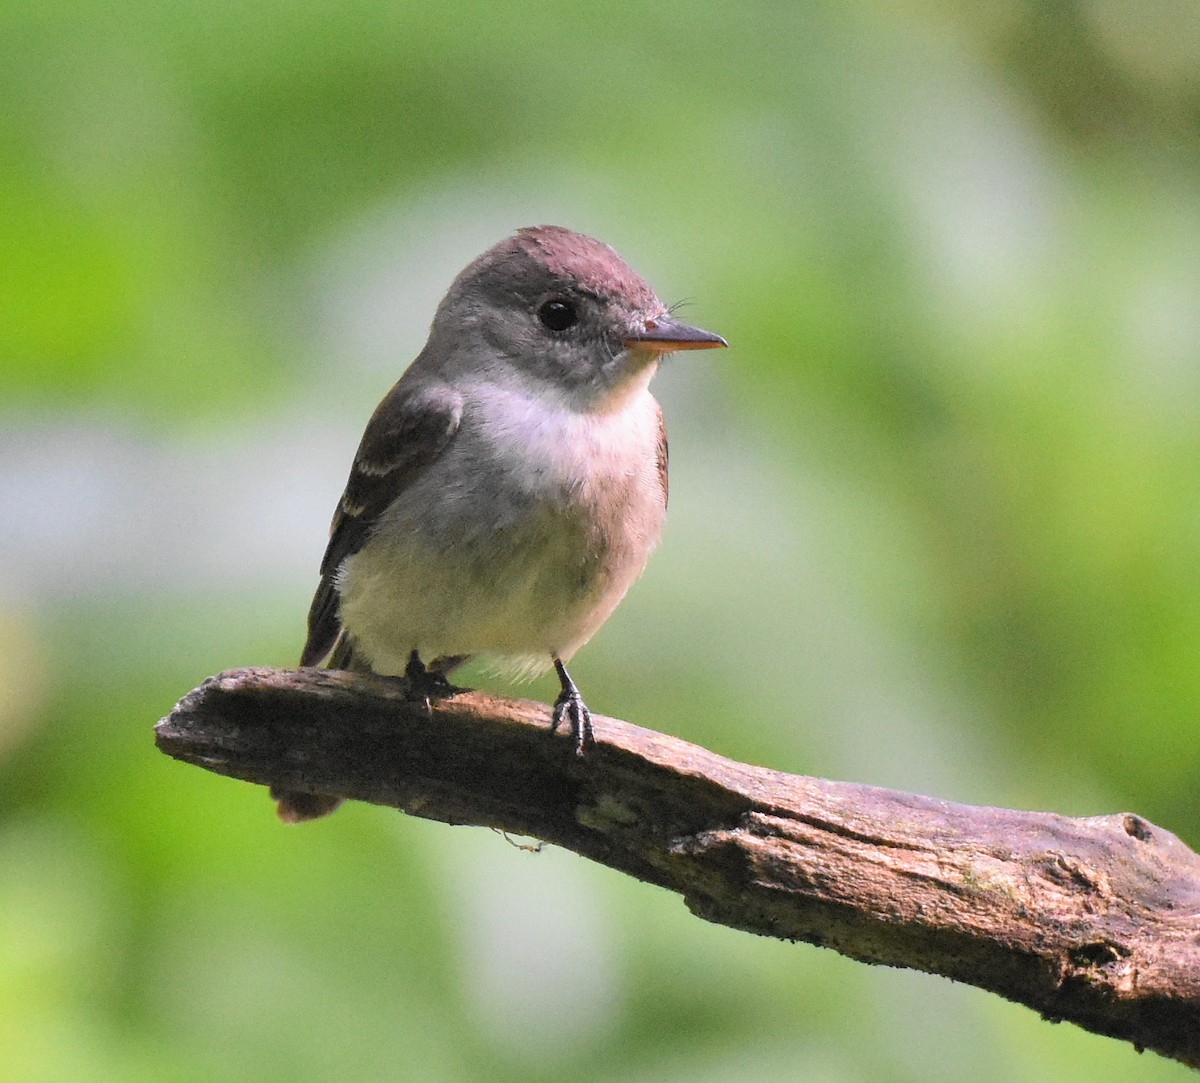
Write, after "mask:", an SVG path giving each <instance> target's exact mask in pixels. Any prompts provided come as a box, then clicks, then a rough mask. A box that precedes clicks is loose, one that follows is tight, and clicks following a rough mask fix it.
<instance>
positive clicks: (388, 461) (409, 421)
mask: <svg viewBox="0 0 1200 1083" xmlns="http://www.w3.org/2000/svg"><path fill="white" fill-rule="evenodd" d="M461 418H462V399H461V398H460V397H459V396H458V394H457V393H456V392H454V391H451V390H450V389H449V388H441V389H434V390H428V389H419V390H414V389H412V388H411V387H408V386H405V382H404V381H403V380H401V381H400V382H399V383H398V384H396V386H395V387H393V388H392V390H391V391H389V392H388V394H387V396H386V397H385V398H384V400H383V402H381V403H380V404H379V406H378V408H377V409H376V410H375V413H374V414H372V415H371V420H370V421H369V422H368V423H367V430H366V432H364V433H363V438H362V442H361V443H360V444H359V445H358V454H356V455H355V456H354V465H353V466H352V467H351V468H350V479H349V480H348V481H347V482H346V491H345V492H344V493H343V494H342V499H341V501H340V502H339V503H338V506H337V510H336V511H335V512H334V513H333V523H332V524H331V525H330V528H329V545H328V546H327V547H326V549H325V557H324V559H323V560H322V561H321V582H320V585H319V586H318V587H317V592H316V594H314V595H313V600H312V606H311V608H310V609H309V611H308V642H307V643H306V644H305V645H304V651H303V653H302V654H301V656H300V664H301V665H302V666H315V665H318V664H320V662H321V660H322V659H323V658H324V657H325V656H326V655H327V654H329V652H330V650H332V649H333V646H334V643H335V642H336V641H337V638H338V634H339V633H340V632H341V630H342V624H341V620H340V618H339V616H338V591H337V572H338V569H339V568H340V567H341V566H342V562H343V561H344V560H345V559H346V558H347V557H348V556H351V555H352V554H354V553H357V552H358V550H359V549H361V548H362V547H363V545H364V543H365V542H366V540H367V538H369V537H370V535H371V531H372V530H373V529H374V528H375V524H376V523H377V522H378V521H379V516H380V515H382V514H383V511H384V509H386V508H387V506H388V505H389V504H391V502H392V501H393V500H395V499H396V497H397V496H398V495H399V494H400V492H402V491H403V490H404V489H405V488H406V487H407V486H408V485H410V484H411V483H412V481H413V479H414V478H415V477H417V476H418V475H419V474H420V472H421V471H422V470H423V469H424V468H425V467H426V466H428V465H429V464H430V463H431V462H433V460H434V459H436V458H437V457H438V456H439V455H440V454H441V453H442V452H443V451H444V450H445V448H446V445H447V444H449V442H450V440H451V439H452V438H453V436H454V434H455V432H457V431H458V423H459V421H460V420H461Z"/></svg>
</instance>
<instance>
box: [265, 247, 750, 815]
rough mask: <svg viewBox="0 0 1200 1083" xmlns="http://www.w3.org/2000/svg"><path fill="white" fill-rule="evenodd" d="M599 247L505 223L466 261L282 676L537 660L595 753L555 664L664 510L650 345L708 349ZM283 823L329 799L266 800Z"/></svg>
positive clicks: (346, 510) (580, 641)
mask: <svg viewBox="0 0 1200 1083" xmlns="http://www.w3.org/2000/svg"><path fill="white" fill-rule="evenodd" d="M726 345H727V343H726V341H725V339H723V338H722V337H721V336H720V335H716V334H713V333H711V332H709V331H705V330H702V329H700V328H698V327H695V326H692V325H690V324H687V323H684V322H682V321H681V320H679V319H678V318H677V316H676V315H675V314H674V312H673V311H672V310H671V309H669V308H668V307H667V306H666V305H664V304H663V303H662V302H661V301H660V300H659V299H658V297H657V296H656V295H655V293H654V291H653V290H652V289H651V288H650V286H649V285H648V284H647V283H646V281H645V280H644V279H643V278H642V277H641V276H640V275H638V274H637V273H636V272H635V271H634V270H633V269H632V268H630V267H629V265H628V264H627V263H626V262H625V261H624V260H623V259H622V258H621V257H620V256H619V255H618V254H617V253H616V252H615V251H614V250H613V249H612V248H610V247H609V246H608V245H606V244H603V243H601V242H600V241H597V240H594V239H593V238H591V237H587V236H584V235H583V234H580V233H576V232H573V231H572V230H569V229H566V228H564V227H562V226H553V225H544V226H532V227H526V228H523V229H518V230H517V231H516V232H515V233H514V234H512V235H511V236H509V237H507V238H506V239H504V240H503V241H501V242H500V243H498V244H496V245H495V246H494V247H492V248H490V249H488V250H487V251H486V252H484V253H483V254H482V255H481V256H479V257H478V258H477V259H475V260H474V261H473V262H472V263H470V264H469V265H468V266H467V267H466V268H465V269H464V270H463V271H462V272H461V273H460V274H459V275H458V277H457V278H456V279H455V280H454V282H453V283H452V284H451V286H450V288H449V290H448V291H447V292H446V295H445V296H444V297H443V298H442V300H441V302H440V303H439V305H438V306H437V309H436V312H435V315H434V318H433V323H432V326H431V328H430V332H429V338H428V341H427V342H426V344H425V347H424V348H423V349H422V350H421V352H420V353H419V354H418V355H417V357H416V359H415V360H414V361H413V362H412V364H411V365H410V366H409V367H408V369H407V370H406V371H405V372H404V373H403V375H402V376H401V377H400V379H399V380H398V381H397V383H396V384H395V385H394V386H393V387H392V389H391V390H390V391H389V392H388V393H387V395H386V396H385V397H384V399H383V400H382V402H380V404H379V406H378V407H377V408H376V410H375V412H374V413H373V414H372V416H371V419H370V421H369V422H368V424H367V427H366V430H365V432H364V433H363V437H362V440H361V442H360V444H359V447H358V451H357V454H356V455H355V457H354V462H353V465H352V467H351V469H350V476H349V479H348V481H347V483H346V488H345V491H344V493H343V494H342V497H341V499H340V500H339V502H338V504H337V507H336V509H335V511H334V514H333V521H332V523H331V525H330V532H329V541H328V545H327V546H326V549H325V554H324V558H323V559H322V561H321V568H320V582H319V585H318V586H317V588H316V593H315V594H314V596H313V600H312V605H311V607H310V610H309V614H308V638H307V641H306V643H305V646H304V649H303V652H302V654H301V659H300V664H301V665H302V666H317V665H320V664H321V663H325V665H326V666H327V667H328V668H332V669H343V670H352V671H358V672H370V673H377V674H383V675H391V676H403V677H406V678H407V679H408V681H409V686H410V689H411V694H412V695H413V696H414V697H416V698H424V699H426V700H428V698H429V697H430V696H436V695H439V694H445V693H447V692H448V691H449V690H451V685H450V684H449V680H448V678H449V676H450V674H451V673H452V672H453V671H454V670H455V669H456V668H457V667H459V666H460V665H462V664H463V663H465V662H466V661H467V660H468V659H471V658H475V657H480V658H482V659H484V660H485V661H486V662H487V663H488V664H489V665H490V667H491V668H492V670H493V671H494V672H496V673H497V674H498V675H508V676H511V677H514V678H523V677H531V676H536V675H538V674H540V673H544V672H547V671H548V670H549V669H550V668H551V667H553V669H554V670H555V671H556V673H557V675H558V679H559V683H560V687H561V691H560V692H559V695H558V697H557V699H556V700H555V703H554V707H553V711H552V715H551V732H552V733H553V732H555V731H557V730H558V728H559V727H560V726H561V725H562V724H563V723H564V722H565V723H566V724H567V725H568V726H569V729H570V734H571V738H572V740H573V743H574V749H575V752H576V753H577V754H579V755H583V754H585V753H586V752H587V751H588V750H589V749H590V748H592V747H593V746H594V744H595V731H594V727H593V724H592V718H591V712H590V711H589V709H588V707H587V705H586V704H585V702H584V700H583V697H582V696H581V694H580V692H579V689H578V687H577V686H576V685H575V682H574V681H573V680H572V679H571V677H570V675H569V673H568V671H567V668H566V663H567V662H569V661H570V660H571V658H572V656H573V655H574V654H575V652H576V651H577V650H578V649H579V648H580V647H582V646H583V645H584V644H585V643H586V642H587V641H588V640H589V639H590V638H591V637H592V635H593V634H594V633H595V632H596V631H597V630H598V629H599V628H600V626H601V625H602V624H603V623H604V622H605V621H606V620H607V619H608V617H609V616H610V615H611V614H612V612H613V610H614V609H615V608H616V606H617V604H618V603H619V602H620V601H621V599H622V598H623V597H624V595H625V593H626V591H627V590H628V589H629V587H630V586H631V585H632V584H633V582H634V581H635V580H636V579H637V577H638V576H639V575H640V574H641V572H642V570H643V568H644V567H645V565H646V562H647V560H648V558H649V556H650V554H651V552H652V550H653V549H654V547H655V545H656V544H657V542H658V540H659V536H660V533H661V531H662V527H663V521H664V518H665V515H666V508H667V497H668V480H667V457H668V452H667V434H666V428H665V425H664V422H663V414H662V410H661V408H660V406H659V404H658V402H657V401H656V400H655V398H654V397H653V395H652V394H651V393H650V390H649V384H650V380H651V377H652V376H653V375H654V373H655V371H656V369H657V368H658V365H659V362H660V361H661V359H662V358H663V357H664V355H666V354H669V353H672V352H674V351H678V350H701V349H712V348H720V347H724V346H726ZM272 796H273V797H274V798H275V799H276V800H277V802H278V813H279V816H280V818H281V819H282V820H284V821H285V822H289V823H296V822H302V821H305V820H310V819H315V818H317V817H319V816H323V815H325V814H327V813H328V812H331V811H333V809H334V808H336V807H337V805H338V804H339V803H340V799H338V798H335V797H330V796H326V795H322V794H307V793H301V792H296V791H289V790H287V789H286V788H280V787H277V788H274V789H272Z"/></svg>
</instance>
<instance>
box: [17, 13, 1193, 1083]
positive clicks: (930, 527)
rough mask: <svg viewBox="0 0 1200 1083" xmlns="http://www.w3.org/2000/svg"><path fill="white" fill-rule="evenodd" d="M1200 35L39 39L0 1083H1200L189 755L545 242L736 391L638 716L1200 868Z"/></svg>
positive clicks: (601, 27) (628, 673) (22, 122)
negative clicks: (365, 466) (163, 726)
mask: <svg viewBox="0 0 1200 1083" xmlns="http://www.w3.org/2000/svg"><path fill="white" fill-rule="evenodd" d="M1197 14H1198V13H1197V10H1196V8H1195V7H1194V6H1193V5H1192V4H1189V3H1187V2H1186V0H1176V2H1173V3H1162V4H1155V5H1142V4H1136V3H1134V2H1133V0H1074V2H1062V3H1053V4H1049V3H1046V4H1032V3H1022V2H1020V0H989V2H988V3H984V4H973V5H961V6H960V5H946V4H939V3H916V2H910V3H908V4H899V5H880V4H874V3H870V2H864V0H857V2H855V0H851V2H844V3H839V4H833V3H814V4H806V5H788V4H782V3H776V4H772V3H767V2H765V0H748V2H746V3H741V4H729V3H727V2H720V3H717V2H715V0H712V2H697V3H692V4H688V5H683V6H680V5H662V4H648V3H644V2H639V0H624V2H621V0H618V2H613V3H607V4H596V5H586V6H582V5H581V6H579V7H578V8H577V9H572V8H568V7H565V6H563V5H553V4H549V3H540V2H534V0H516V2H512V0H508V2H506V3H503V4H499V3H488V2H485V0H475V2H471V3H463V4H459V5H455V6H454V7H452V8H447V6H446V5H442V4H433V3H422V2H418V0H410V2H406V3H405V2H396V3H379V2H373V0H360V2H358V3H354V4H350V3H344V2H314V0H300V2H296V3H292V4H287V5H284V4H273V3H267V2H265V0H251V2H250V3H239V4H233V3H224V2H221V0H216V2H213V3H206V4H202V5H163V4H157V3H146V2H145V0H120V2H118V3H116V4H100V3H95V2H88V0H78V2H72V3H65V4H47V5H17V4H4V5H2V6H0V97H2V100H3V101H4V103H5V106H4V109H3V111H0V511H2V514H0V645H2V646H3V650H2V651H0V1076H2V1077H3V1078H4V1079H6V1080H16V1081H26V1080H28V1081H40V1080H47V1081H49V1080H55V1081H57V1080H62V1079H71V1080H74V1081H78V1083H87V1081H90V1080H97V1081H100V1080H104V1081H107V1080H113V1079H120V1080H125V1081H138V1080H147V1081H150V1080H153V1081H155V1083H160V1081H181V1083H182V1081H193V1080H196V1081H198V1080H204V1081H212V1080H253V1081H258V1080H262V1081H274V1080H302V1081H310V1080H311V1081H322V1080H331V1081H332V1080H345V1079H355V1080H364V1081H366V1080H408V1079H412V1080H422V1081H424V1080H433V1081H437V1080H469V1079H489V1080H533V1081H537V1080H554V1081H556V1083H562V1081H566V1080H588V1081H590V1080H597V1081H599V1080H614V1079H621V1080H635V1081H636V1080H668V1081H669V1080H675V1079H679V1080H683V1079H687V1080H689V1081H695V1080H705V1081H709V1080H711V1081H726V1080H730V1081H732V1080H759V1079H764V1078H783V1079H804V1080H834V1081H843V1080H883V1081H890V1080H897V1081H908V1080H914V1081H915V1080H921V1081H930V1080H933V1081H936V1080H959V1079H962V1078H964V1076H967V1075H970V1077H971V1078H979V1079H988V1080H1026V1079H1038V1080H1040V1079H1058V1080H1085V1079H1086V1080H1097V1079H1113V1080H1122V1081H1135V1083H1136V1081H1143V1080H1147V1081H1148V1080H1167V1079H1183V1078H1184V1074H1183V1069H1181V1068H1179V1067H1178V1066H1174V1065H1171V1064H1168V1063H1166V1062H1164V1061H1161V1060H1159V1059H1156V1058H1155V1057H1153V1056H1149V1055H1147V1056H1144V1057H1139V1056H1138V1055H1137V1054H1135V1053H1134V1052H1133V1051H1132V1049H1129V1048H1127V1047H1125V1046H1123V1045H1119V1044H1117V1043H1115V1042H1110V1041H1106V1040H1104V1039H1101V1038H1097V1037H1093V1036H1090V1035H1086V1034H1084V1033H1082V1032H1079V1031H1077V1030H1074V1029H1072V1028H1070V1027H1053V1026H1050V1025H1049V1024H1047V1023H1045V1022H1042V1021H1040V1020H1039V1019H1037V1018H1036V1017H1035V1016H1034V1015H1033V1014H1032V1013H1030V1012H1028V1011H1025V1010H1024V1009H1019V1008H1016V1007H1014V1006H1011V1005H1007V1004H1005V1003H1001V1002H999V1001H997V1000H995V999H994V998H991V997H988V996H985V995H983V994H981V993H978V992H976V991H974V990H971V989H964V988H959V987H956V986H953V985H951V984H949V983H947V982H944V981H940V980H936V979H932V978H926V977H924V976H921V975H914V974H910V973H903V972H896V971H886V970H882V969H870V968H865V967H862V966H858V965H855V964H852V963H849V962H847V961H845V960H843V959H840V958H839V957H837V956H835V955H832V954H830V953H828V952H822V951H819V950H817V949H814V948H810V947H805V946H794V945H787V944H779V943H772V942H767V941H761V940H757V939H754V938H752V937H750V936H747V935H744V934H739V933H735V932H732V931H730V930H727V929H722V928H717V927H710V926H708V925H705V924H703V923H701V922H699V921H697V920H695V919H693V918H691V917H690V916H689V915H688V914H687V913H686V912H685V910H684V908H683V906H682V905H681V904H680V903H679V901H678V900H677V899H675V898H674V897H671V896H668V895H667V894H665V893H662V892H659V891H657V890H655V889H652V888H649V887H646V886H643V885H639V884H635V883H632V882H626V881H625V880H623V879H622V878H621V877H620V876H618V875H616V874H615V873H610V872H608V871H607V870H604V869H601V868H597V867H592V866H590V865H588V864H586V863H584V862H583V861H580V860H578V859H576V858H574V857H573V856H572V855H569V854H564V853H560V852H554V851H547V852H544V853H542V854H541V855H538V856H531V855H529V854H526V853H523V852H521V851H519V850H517V849H514V848H513V847H510V846H508V845H506V844H505V842H504V841H503V840H502V839H501V838H500V837H498V836H496V835H494V834H491V833H489V832H486V831H478V830H469V829H460V830H449V829H447V828H445V827H440V826H436V825H430V824H426V823H422V822H420V821H417V820H410V819H407V818H404V817H401V816H398V815H396V814H394V813H389V812H388V811H386V810H382V809H375V808H368V807H348V808H346V809H344V810H343V811H341V812H339V813H338V815H337V816H335V817H333V818H331V819H330V820H328V821H325V822H322V823H319V824H315V825H313V826H311V827H308V828H305V829H302V830H288V829H285V828H283V827H282V826H280V825H278V824H277V823H276V822H275V821H274V819H273V817H272V815H271V812H270V808H269V805H268V803H267V801H266V799H265V796H264V795H263V794H262V793H261V792H260V791H258V790H256V789H254V788H252V787H249V786H244V785H241V784H238V783H235V782H230V781H226V780H221V779H218V778H215V777H213V776H208V775H205V774H203V773H202V772H199V771H196V770H193V769H188V768H185V767H182V766H180V765H178V764H175V763H173V762H170V761H168V760H166V759H165V758H164V757H162V756H160V755H158V754H157V753H156V752H155V751H154V749H153V746H152V743H151V725H152V723H153V722H154V720H155V719H157V718H158V717H159V716H160V715H161V714H163V713H165V712H166V711H167V710H168V709H169V708H170V706H171V704H172V703H173V702H174V700H175V699H176V698H177V697H178V696H179V695H181V694H182V693H183V692H185V691H186V690H187V689H188V688H190V687H191V686H192V685H194V684H195V683H197V682H198V681H199V680H200V679H201V678H203V677H204V676H206V675H208V674H210V673H213V672H215V671H217V670H219V669H222V668H224V667H228V666H235V665H246V664H256V663H263V664H267V663H272V664H289V663H291V662H292V661H294V659H295V657H296V654H297V651H298V649H299V645H300V641H301V637H302V625H303V619H304V614H305V611H306V608H307V604H308V600H309V592H310V590H311V588H312V586H313V585H314V582H315V569H316V566H317V563H318V561H319V559H320V554H321V551H322V547H323V539H324V534H325V529H326V525H327V522H328V516H329V514H330V512H331V510H332V507H333V503H334V501H335V499H336V497H337V495H338V493H339V491H340V488H341V484H342V482H343V480H344V476H345V471H346V470H347V468H348V464H349V460H350V457H351V455H352V453H353V449H354V446H355V444H356V441H357V438H358V435H359V432H360V430H361V427H362V425H363V423H364V421H365V419H366V417H367V416H368V414H369V412H370V410H371V409H372V408H373V406H374V404H375V402H376V401H377V400H378V398H379V397H380V396H381V395H382V393H383V392H384V390H386V388H387V387H388V386H389V385H390V383H391V382H392V381H393V380H394V379H395V377H396V376H397V375H398V374H399V372H400V371H401V369H402V367H403V365H404V364H405V363H406V362H407V360H408V359H409V358H411V357H412V356H413V354H414V353H415V352H416V350H417V349H418V348H419V346H420V344H421V342H422V341H423V338H424V332H425V328H426V327H427V324H428V321H429V319H430V316H431V315H432V311H433V306H434V304H435V303H436V300H437V298H438V296H439V295H440V292H441V291H442V290H443V289H444V288H445V286H446V285H447V284H448V283H449V281H450V279H451V277H452V276H453V275H454V273H455V272H456V271H457V270H458V269H459V268H460V267H461V266H462V265H464V264H465V263H466V262H467V261H468V260H469V259H470V258H472V257H473V256H474V255H476V254H477V253H478V252H479V251H481V250H482V249H483V248H485V247H486V246H487V245H489V244H491V243H493V242H494V241H496V240H498V239H499V238H500V237H502V236H504V235H505V234H507V233H508V232H509V231H511V230H512V229H513V228H515V227H517V226H519V225H525V224H532V223H536V222H544V221H554V222H561V223H563V224H567V225H570V226H572V227H574V228H577V229H581V230H584V231H586V232H590V233H592V234H594V235H597V236H599V237H601V238H602V239H604V240H607V241H609V242H610V243H612V244H614V245H615V246H616V247H617V248H618V250H619V251H621V252H622V253H623V254H624V255H625V256H626V257H627V258H628V259H629V260H630V262H631V263H633V265H634V266H635V267H637V268H638V269H640V270H641V271H642V272H643V273H644V274H645V275H646V276H647V277H648V278H649V279H650V281H651V282H652V283H653V284H654V285H655V286H656V287H657V289H658V291H659V293H660V294H661V295H662V296H663V297H664V298H665V299H666V300H668V301H676V300H679V299H682V298H685V297H686V298H690V299H691V300H692V302H693V304H692V306H691V308H690V309H689V315H690V316H691V317H692V318H694V319H695V321H696V322H698V323H701V324H702V325H705V326H708V327H711V328H712V329H714V330H718V331H720V332H722V333H723V334H725V335H726V336H727V337H728V339H729V341H730V342H731V343H732V347H733V348H732V349H731V350H729V351H726V352H724V353H723V354H722V355H721V356H712V355H697V356H690V357H689V356H683V357H680V358H679V359H677V360H676V361H674V362H672V363H670V364H669V365H668V368H667V370H666V371H664V372H663V373H662V375H661V376H660V377H659V379H658V381H657V386H658V389H659V391H660V394H661V398H662V399H663V401H664V404H665V407H666V410H667V413H668V418H669V421H670V424H671V428H672V441H673V445H672V446H673V462H672V465H673V470H674V474H673V492H672V518H671V523H670V527H669V530H668V533H667V537H666V539H665V542H664V544H663V546H662V549H661V550H660V552H659V554H658V555H657V557H656V558H655V560H654V561H653V562H652V564H651V567H650V569H649V571H648V572H647V574H646V576H645V578H644V579H643V581H642V582H641V583H640V584H639V586H638V587H637V588H636V589H635V590H634V592H633V593H632V594H631V596H630V597H629V599H627V601H626V603H625V605H624V606H623V607H622V609H621V610H620V611H619V612H618V614H617V615H616V616H615V617H614V619H613V620H612V621H611V622H610V624H609V625H608V626H607V627H606V628H605V630H604V631H603V633H601V634H600V636H599V637H598V638H597V639H596V641H595V642H594V643H593V644H592V645H591V646H589V648H588V649H587V650H586V651H584V652H583V654H582V655H581V656H580V658H579V659H578V662H577V665H576V666H575V667H573V672H574V673H575V676H576V678H577V679H578V680H579V682H580V683H581V685H582V687H583V688H584V689H585V690H586V692H587V695H588V699H589V701H590V702H591V703H592V704H593V706H594V707H595V708H596V709H598V710H600V711H606V712H609V713H613V714H617V715H620V716H622V717H626V718H631V719H634V720H637V721H641V722H643V723H646V724H650V725H655V726H657V727H659V728H662V729H665V730H667V731H669V732H672V733H676V734H679V735H680V736H683V737H687V738H689V739H692V740H696V741H699V742H702V743H704V744H706V745H708V746H710V747H713V748H715V749H717V750H719V751H721V752H723V753H725V754H728V755H731V756H734V757H738V758H742V759H748V760H751V761H754V762H760V763H766V764H770V765H771V766H774V767H777V768H781V769H785V770H794V771H803V772H807V773H814V774H824V775H830V776H834V777H842V778H855V779H862V780H865V781H870V782H875V783H879V784H883V785H890V786H897V787H902V788H906V789H911V790H918V791H922V792H928V793H934V794H937V795H940V796H944V797H947V798H955V799H958V800H965V801H971V802H976V803H995V804H1002V805H1009V806H1023V807H1030V808H1042V809H1056V810H1059V811H1062V812H1065V813H1072V814H1093V813H1106V812H1114V811H1118V810H1124V809H1134V810H1137V811H1138V812H1140V813H1142V814H1144V815H1147V816H1149V817H1150V818H1151V819H1153V820H1154V821H1155V822H1157V823H1160V824H1162V825H1164V826H1166V827H1169V828H1171V829H1172V830H1174V831H1176V832H1177V833H1178V834H1180V835H1181V836H1182V837H1183V838H1184V839H1185V840H1186V841H1188V842H1190V843H1191V844H1192V845H1193V846H1195V845H1197V844H1200V808H1198V804H1197V798H1196V778H1197V775H1198V773H1200V739H1198V734H1197V725H1196V722H1197V715H1198V713H1200V562H1198V561H1197V560H1196V542H1197V536H1198V528H1200V502H1198V494H1200V427H1198V425H1197V418H1198V416H1200V365H1198V358H1200V184H1198V183H1197V180H1198V170H1197V166H1198V159H1200V18H1198V17H1197ZM548 692H549V688H548V687H547V686H544V685H536V686H534V687H533V688H532V689H530V694H533V695H540V696H544V695H546V694H547V693H548Z"/></svg>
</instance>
